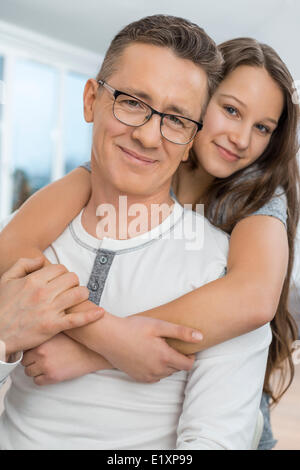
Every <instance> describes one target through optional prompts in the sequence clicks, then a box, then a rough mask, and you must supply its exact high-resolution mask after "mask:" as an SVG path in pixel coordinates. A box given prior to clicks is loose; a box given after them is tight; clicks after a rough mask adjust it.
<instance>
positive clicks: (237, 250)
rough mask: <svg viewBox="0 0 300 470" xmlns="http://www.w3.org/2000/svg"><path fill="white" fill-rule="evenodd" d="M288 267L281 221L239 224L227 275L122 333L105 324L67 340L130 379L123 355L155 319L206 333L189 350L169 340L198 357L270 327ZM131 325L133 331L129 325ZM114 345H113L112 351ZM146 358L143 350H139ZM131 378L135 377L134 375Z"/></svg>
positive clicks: (258, 218)
mask: <svg viewBox="0 0 300 470" xmlns="http://www.w3.org/2000/svg"><path fill="white" fill-rule="evenodd" d="M287 265H288V241H287V233H286V229H285V226H284V225H283V223H282V222H280V220H278V219H276V218H274V217H270V216H265V215H255V216H251V217H247V218H245V219H243V220H242V221H240V222H239V223H238V224H237V225H236V227H235V228H234V230H233V232H232V236H231V240H230V249H229V256H228V267H227V274H226V275H225V276H224V277H223V278H221V279H217V280H216V281H213V282H210V283H209V284H206V285H204V286H202V287H200V288H198V289H195V290H194V291H192V292H189V293H188V294H186V295H184V296H182V297H179V298H178V299H176V300H173V301H172V302H169V303H167V304H165V305H162V306H160V307H156V308H154V309H151V310H147V311H145V312H141V313H139V314H138V315H133V316H131V317H127V318H125V319H122V321H123V327H122V331H120V330H119V329H118V328H111V326H110V322H109V321H108V319H107V317H106V314H105V315H104V317H103V319H101V320H100V321H98V322H96V323H94V324H93V325H87V326H85V327H82V328H78V329H76V330H70V331H68V332H66V334H68V335H70V336H71V337H72V338H74V339H76V340H77V341H79V342H81V343H83V344H85V345H86V346H88V347H90V348H91V349H92V350H94V351H98V352H99V353H100V352H102V353H103V354H104V356H105V357H106V358H107V359H108V360H109V361H110V362H113V363H114V365H115V367H117V368H120V367H119V365H121V366H122V367H121V368H122V370H124V369H125V368H126V370H127V373H129V372H128V371H130V367H131V368H132V364H130V358H128V359H127V360H126V358H125V359H124V355H122V354H121V352H118V350H117V349H118V346H119V345H120V351H121V350H123V351H124V350H126V349H127V346H126V345H127V344H128V350H130V349H132V345H134V347H136V346H137V344H138V342H137V339H136V337H137V336H136V335H137V332H136V331H134V329H133V328H132V327H131V325H130V322H131V321H132V319H133V318H134V317H139V316H143V317H147V316H148V317H152V318H157V319H163V320H165V321H167V322H171V323H177V324H179V325H186V326H190V327H192V328H195V329H196V330H200V331H201V332H202V333H203V336H204V339H203V340H202V341H201V342H199V343H197V344H190V343H188V342H182V341H178V340H174V339H168V343H169V345H170V346H172V348H174V349H176V350H177V351H179V352H182V353H184V354H191V353H195V352H199V351H201V350H203V349H206V348H208V347H211V346H213V345H216V344H219V343H221V342H223V341H226V340H229V339H231V338H234V337H236V336H240V335H242V334H245V333H248V332H249V331H252V330H255V329H256V328H259V327H261V326H262V325H264V324H265V323H268V322H269V321H271V320H272V319H273V317H274V315H275V313H276V310H277V306H278V302H279V298H280V294H281V290H282V286H283V283H284V279H285V275H286V271H287ZM127 324H128V325H127ZM114 337H115V338H116V340H114V339H113V338H114ZM111 344H114V346H115V347H114V350H113V351H112V348H111ZM136 353H137V355H139V354H140V355H141V356H142V355H143V344H141V345H140V348H139V349H138V348H136ZM130 375H131V374H130Z"/></svg>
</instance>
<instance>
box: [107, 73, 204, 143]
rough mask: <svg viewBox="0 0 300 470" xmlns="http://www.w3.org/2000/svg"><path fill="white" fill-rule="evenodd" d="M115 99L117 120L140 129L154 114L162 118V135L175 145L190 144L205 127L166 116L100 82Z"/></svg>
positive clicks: (114, 107)
mask: <svg viewBox="0 0 300 470" xmlns="http://www.w3.org/2000/svg"><path fill="white" fill-rule="evenodd" d="M98 83H99V85H102V86H103V87H104V88H105V89H106V90H107V91H109V92H110V93H111V94H112V95H113V97H114V103H113V114H114V116H115V118H116V119H117V120H118V121H120V122H122V123H123V124H126V125H127V126H132V127H140V126H143V125H144V124H146V122H148V121H150V119H151V118H152V116H153V115H154V114H158V115H159V116H160V118H161V119H160V132H161V135H162V136H163V137H164V138H165V139H166V140H168V141H169V142H172V143H174V144H178V145H186V144H189V143H190V142H191V141H192V140H193V139H194V137H195V136H196V134H197V132H199V131H200V130H201V129H202V127H203V122H202V121H201V122H198V121H193V119H189V118H186V117H183V116H178V115H177V114H165V113H160V112H159V111H156V110H155V109H153V108H152V107H151V106H149V105H148V104H147V103H144V101H142V100H140V99H138V98H136V97H135V96H132V95H129V94H128V93H124V92H123V91H120V90H116V89H115V88H113V87H111V86H110V85H108V84H107V83H106V82H104V81H103V80H98Z"/></svg>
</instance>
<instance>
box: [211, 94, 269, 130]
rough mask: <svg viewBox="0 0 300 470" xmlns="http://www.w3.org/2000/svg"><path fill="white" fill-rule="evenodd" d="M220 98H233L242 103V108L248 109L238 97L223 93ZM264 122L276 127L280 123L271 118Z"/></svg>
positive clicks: (265, 119)
mask: <svg viewBox="0 0 300 470" xmlns="http://www.w3.org/2000/svg"><path fill="white" fill-rule="evenodd" d="M220 96H224V97H225V98H233V99H234V100H235V101H237V102H238V103H240V105H241V106H243V107H244V108H246V107H247V106H246V104H245V103H243V102H242V101H241V100H239V99H238V98H237V97H236V96H233V95H227V94H225V93H222V94H221V95H220ZM262 121H270V122H272V123H273V124H275V126H277V124H278V121H276V119H272V118H269V117H266V118H264V119H262Z"/></svg>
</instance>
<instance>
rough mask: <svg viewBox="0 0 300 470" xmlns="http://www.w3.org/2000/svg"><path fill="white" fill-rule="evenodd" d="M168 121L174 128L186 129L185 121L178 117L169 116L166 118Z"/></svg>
mask: <svg viewBox="0 0 300 470" xmlns="http://www.w3.org/2000/svg"><path fill="white" fill-rule="evenodd" d="M166 119H167V121H168V123H169V124H170V125H172V126H173V127H180V128H182V127H184V123H183V121H182V120H181V119H179V118H178V117H177V116H174V115H172V114H169V115H168V116H166Z"/></svg>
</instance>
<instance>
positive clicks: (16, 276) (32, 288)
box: [0, 257, 103, 357]
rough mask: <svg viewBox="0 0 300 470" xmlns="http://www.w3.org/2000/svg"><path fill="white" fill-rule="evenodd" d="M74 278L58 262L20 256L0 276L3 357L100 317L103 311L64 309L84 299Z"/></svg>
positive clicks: (32, 346) (83, 289) (0, 322)
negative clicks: (67, 311) (54, 263)
mask: <svg viewBox="0 0 300 470" xmlns="http://www.w3.org/2000/svg"><path fill="white" fill-rule="evenodd" d="M78 284H79V281H78V277H77V276H76V274H74V273H69V272H68V271H67V269H66V268H65V267H64V266H62V265H58V264H56V265H49V266H46V267H45V266H44V259H43V258H42V257H41V258H37V259H20V260H19V261H18V262H17V263H16V264H15V265H14V266H13V267H12V268H11V269H10V270H9V271H7V272H6V273H5V274H4V275H3V276H2V277H1V279H0V340H1V341H2V343H4V344H5V347H6V356H7V357H8V356H9V355H10V354H12V353H15V352H17V351H21V350H27V349H31V348H34V347H36V346H38V345H40V344H42V343H44V342H45V341H47V340H48V339H49V338H51V337H53V336H55V335H57V333H59V332H61V331H64V330H68V329H70V328H78V327H81V326H83V325H86V324H88V323H91V322H94V321H96V320H98V319H99V318H101V317H102V316H103V310H102V309H99V308H97V307H96V306H95V305H94V306H93V308H89V309H86V310H85V311H84V312H80V309H79V311H77V313H76V314H75V313H73V314H72V313H71V314H66V313H65V310H66V309H68V308H70V307H72V306H74V305H77V304H80V303H81V302H83V301H85V300H86V299H87V298H88V295H89V293H88V289H87V288H86V287H80V286H78Z"/></svg>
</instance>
